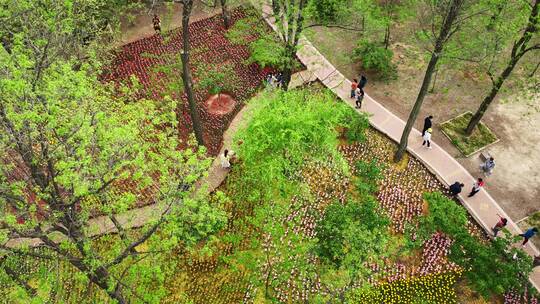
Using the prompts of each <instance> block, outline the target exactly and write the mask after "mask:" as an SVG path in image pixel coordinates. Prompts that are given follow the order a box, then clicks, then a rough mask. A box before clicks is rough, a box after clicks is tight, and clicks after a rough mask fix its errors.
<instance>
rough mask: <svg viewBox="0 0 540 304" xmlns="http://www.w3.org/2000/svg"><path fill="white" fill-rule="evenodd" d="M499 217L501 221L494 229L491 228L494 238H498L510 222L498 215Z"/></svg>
mask: <svg viewBox="0 0 540 304" xmlns="http://www.w3.org/2000/svg"><path fill="white" fill-rule="evenodd" d="M497 216H498V217H499V221H498V222H497V224H495V226H494V227H493V228H491V230H492V231H493V236H494V237H497V234H499V231H501V230H502V229H503V228H504V227H506V224H507V223H508V220H507V219H506V218H505V217H502V216H500V215H499V214H497Z"/></svg>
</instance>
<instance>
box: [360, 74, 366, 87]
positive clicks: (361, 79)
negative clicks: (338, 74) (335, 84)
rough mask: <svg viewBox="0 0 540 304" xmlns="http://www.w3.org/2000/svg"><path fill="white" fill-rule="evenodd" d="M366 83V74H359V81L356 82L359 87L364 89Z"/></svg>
mask: <svg viewBox="0 0 540 304" xmlns="http://www.w3.org/2000/svg"><path fill="white" fill-rule="evenodd" d="M366 84H367V78H366V76H364V75H362V76H360V82H359V83H358V87H359V88H360V89H361V90H364V87H365V86H366Z"/></svg>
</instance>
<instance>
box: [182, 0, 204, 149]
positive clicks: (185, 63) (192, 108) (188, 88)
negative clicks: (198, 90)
mask: <svg viewBox="0 0 540 304" xmlns="http://www.w3.org/2000/svg"><path fill="white" fill-rule="evenodd" d="M182 4H183V5H184V7H183V10H182V41H183V44H184V47H183V50H182V53H181V58H182V80H183V82H184V90H185V92H186V95H187V99H188V103H189V113H190V116H191V122H192V123H193V131H194V132H195V138H196V139H197V143H198V144H199V145H201V146H204V139H203V133H202V124H201V119H200V117H199V112H198V111H197V104H196V102H195V96H194V94H193V78H192V76H191V70H190V64H189V51H190V42H189V18H190V15H191V9H192V7H193V0H187V1H184V2H182Z"/></svg>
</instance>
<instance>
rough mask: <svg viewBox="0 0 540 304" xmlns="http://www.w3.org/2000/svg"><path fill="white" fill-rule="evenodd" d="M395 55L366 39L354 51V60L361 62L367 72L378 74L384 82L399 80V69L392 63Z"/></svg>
mask: <svg viewBox="0 0 540 304" xmlns="http://www.w3.org/2000/svg"><path fill="white" fill-rule="evenodd" d="M393 56H394V53H393V52H392V51H391V50H388V49H385V48H384V47H381V46H378V45H377V44H376V43H372V42H369V41H367V40H365V39H362V40H360V41H359V43H358V46H357V47H356V48H355V49H354V51H353V59H354V60H360V61H361V63H362V67H363V68H364V69H366V70H371V71H375V72H377V74H378V76H379V77H380V78H381V79H383V80H393V79H396V78H397V67H396V65H395V64H394V63H392V57H393Z"/></svg>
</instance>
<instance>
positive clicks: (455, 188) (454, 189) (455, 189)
mask: <svg viewBox="0 0 540 304" xmlns="http://www.w3.org/2000/svg"><path fill="white" fill-rule="evenodd" d="M463 186H465V185H464V184H462V183H460V182H455V183H453V184H452V185H451V186H450V188H449V190H450V194H452V196H454V197H455V196H457V195H458V194H460V193H461V189H463Z"/></svg>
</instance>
